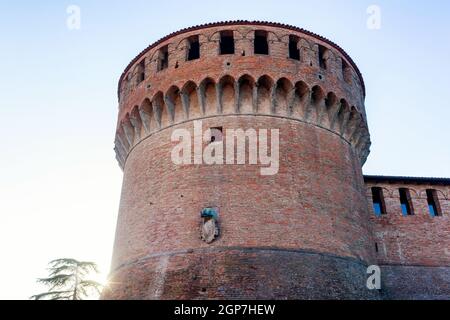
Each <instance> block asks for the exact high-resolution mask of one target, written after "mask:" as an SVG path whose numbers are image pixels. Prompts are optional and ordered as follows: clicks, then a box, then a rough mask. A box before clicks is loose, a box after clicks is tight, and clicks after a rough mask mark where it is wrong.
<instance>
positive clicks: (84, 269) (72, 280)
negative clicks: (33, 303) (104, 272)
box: [30, 258, 102, 300]
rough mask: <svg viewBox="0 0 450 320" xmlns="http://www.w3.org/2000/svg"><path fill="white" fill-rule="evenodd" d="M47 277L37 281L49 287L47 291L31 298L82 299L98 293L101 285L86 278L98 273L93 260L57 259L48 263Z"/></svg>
mask: <svg viewBox="0 0 450 320" xmlns="http://www.w3.org/2000/svg"><path fill="white" fill-rule="evenodd" d="M48 270H49V276H48V278H40V279H38V280H37V282H38V283H41V284H44V285H46V286H48V287H49V291H48V292H44V293H40V294H37V295H34V296H32V297H31V298H30V299H33V300H83V299H86V298H89V296H90V295H91V294H92V293H96V294H100V291H101V288H102V285H101V284H100V283H98V282H96V281H93V280H89V279H86V277H87V276H89V275H90V274H92V273H98V272H99V271H98V268H97V265H96V264H95V263H94V262H88V261H78V260H75V259H67V258H66V259H57V260H53V261H51V262H50V263H49V268H48Z"/></svg>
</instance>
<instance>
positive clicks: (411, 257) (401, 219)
mask: <svg viewBox="0 0 450 320" xmlns="http://www.w3.org/2000/svg"><path fill="white" fill-rule="evenodd" d="M366 187H367V198H368V203H369V211H370V212H371V221H372V224H373V230H374V231H373V233H374V237H375V242H376V243H377V245H378V248H379V252H378V253H377V260H378V263H379V264H380V265H384V267H383V276H384V277H383V278H384V280H385V287H386V291H387V295H388V296H389V297H393V298H408V297H410V298H430V299H431V298H444V297H445V298H446V299H450V278H449V271H450V215H449V214H450V201H449V195H450V187H449V186H448V185H442V184H434V185H433V184H413V183H388V182H379V183H367V186H366ZM372 187H381V188H382V189H383V194H384V199H385V203H386V211H387V214H386V215H383V216H382V217H377V216H376V215H375V214H374V212H373V207H372V193H371V188H372ZM399 188H407V189H409V190H410V194H411V200H412V205H413V209H414V215H413V216H403V215H402V211H401V207H400V196H399ZM427 189H435V190H438V193H437V194H438V197H439V203H440V207H441V210H442V216H439V217H432V216H431V215H430V212H429V209H428V203H427V196H426V190H427Z"/></svg>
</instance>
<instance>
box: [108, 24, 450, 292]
mask: <svg viewBox="0 0 450 320" xmlns="http://www.w3.org/2000/svg"><path fill="white" fill-rule="evenodd" d="M224 31H227V34H228V35H229V34H230V32H231V34H232V35H233V40H234V44H235V53H234V54H227V55H221V54H220V41H221V32H224ZM261 31H263V34H265V35H266V37H267V43H268V47H269V52H268V54H267V55H264V54H255V53H254V45H253V44H254V37H255V32H256V33H258V34H260V33H261ZM192 39H198V41H199V44H200V58H199V59H196V60H193V61H186V58H187V56H188V55H187V52H188V51H189V47H190V46H191V44H190V43H191V42H192ZM290 39H291V41H292V39H295V41H296V46H297V47H296V48H297V49H298V51H299V53H300V59H299V60H296V59H292V58H290V57H289V46H290V44H289V42H290ZM291 46H292V43H291ZM166 51H167V55H166V54H165V52H166ZM167 57H168V61H167ZM166 62H168V63H167V65H166ZM364 98H365V89H364V83H363V80H362V77H361V74H360V72H359V70H358V69H357V67H356V65H355V64H354V62H353V61H352V60H351V59H350V57H349V56H348V55H347V54H346V53H345V52H344V51H343V50H342V49H341V48H339V47H338V46H337V45H335V44H334V43H332V42H330V41H328V40H326V39H324V38H322V37H320V36H318V35H315V34H313V33H310V32H307V31H305V30H302V29H298V28H294V27H290V26H283V25H278V24H272V23H262V22H258V23H250V22H242V21H240V22H227V23H218V24H211V25H206V26H201V27H194V28H190V29H185V30H183V31H181V32H177V33H175V34H172V35H170V36H168V37H166V38H164V39H162V40H160V41H158V42H157V43H155V44H154V45H152V46H150V47H149V48H147V49H146V50H145V51H143V52H142V53H141V54H140V55H139V56H138V57H137V58H136V59H134V60H133V62H132V63H131V64H130V66H128V67H127V69H126V70H125V72H124V74H123V76H122V77H121V80H120V83H119V102H120V104H119V116H118V125H117V134H116V140H115V143H116V154H117V160H118V162H119V164H120V166H121V167H122V168H123V170H124V180H123V189H122V196H121V204H120V212H119V220H118V224H117V231H116V241H115V246H114V256H113V262H112V269H111V278H110V282H111V286H110V288H109V289H108V290H105V292H104V293H103V298H104V299H215V298H223V299H243V298H250V299H286V298H288V299H315V298H320V299H343V298H349V299H380V298H383V297H386V298H396V297H422V296H424V297H427V298H432V297H447V298H448V297H450V294H449V292H450V291H449V290H448V280H449V269H448V266H449V255H448V252H447V251H446V250H445V249H446V248H448V247H449V245H448V244H449V243H450V242H449V239H448V234H449V233H448V231H449V230H448V229H449V227H448V225H449V224H448V213H449V212H448V209H449V204H448V195H449V189H448V185H447V186H446V187H443V189H442V190H443V193H442V195H441V196H440V200H441V207H442V208H443V211H444V214H443V216H441V217H436V218H431V216H429V215H428V216H427V215H426V209H427V207H426V203H425V207H420V205H418V207H417V209H416V212H417V215H416V216H411V217H405V218H403V217H402V216H401V214H399V213H398V212H397V211H395V210H397V209H395V208H396V205H395V199H394V196H393V198H392V206H391V205H390V206H389V209H388V215H387V216H385V217H381V218H377V217H376V216H375V215H374V214H373V212H372V204H371V202H372V200H371V195H372V194H371V190H370V187H371V186H372V185H373V184H378V183H379V182H378V181H372V182H368V183H367V184H365V182H364V178H363V175H362V169H361V168H362V165H363V164H364V162H365V161H366V159H367V156H368V155H369V148H370V135H369V131H368V127H367V121H366V113H365V108H364ZM193 120H202V121H203V129H204V130H206V129H208V128H216V127H222V128H223V129H224V130H227V129H244V130H247V129H256V130H258V129H268V130H270V129H279V130H280V170H279V173H278V174H277V175H274V176H261V174H260V170H259V169H260V166H257V165H256V166H255V165H249V164H247V165H213V166H208V165H185V166H178V165H175V164H174V163H173V162H172V161H171V150H172V149H173V147H174V146H175V145H176V143H174V142H171V134H172V132H173V130H174V129H179V128H185V129H187V130H189V131H190V132H192V130H193ZM389 187H390V188H393V186H391V185H389ZM395 187H396V186H394V188H395ZM439 188H440V187H439ZM439 190H441V189H439ZM417 197H418V198H420V192H419V193H418V196H417ZM422 197H423V196H422ZM368 199H369V202H368V201H367V200H368ZM414 199H415V198H414ZM397 200H398V199H397ZM422 200H423V199H422ZM386 201H387V202H389V201H390V200H389V199H386ZM425 201H426V198H425ZM421 205H422V206H423V205H424V204H423V202H422V203H421ZM399 206H400V204H398V206H397V208H399ZM206 207H217V208H219V212H220V214H219V224H220V237H219V238H218V239H217V240H216V241H215V242H213V243H212V244H206V243H205V242H203V241H202V240H201V239H200V225H201V218H200V212H201V210H202V209H203V208H206ZM368 208H369V209H368ZM391 208H392V209H391ZM422 211H423V214H420V215H419V212H422ZM417 231H419V234H418V233H417ZM397 235H399V236H400V237H402V238H401V239H400V240H399V238H397ZM419 239H420V240H419ZM375 244H376V245H375ZM445 244H447V246H445ZM399 248H400V249H399ZM376 249H377V250H376ZM418 251H420V252H418ZM446 254H447V255H446ZM372 264H380V265H385V267H383V274H386V276H385V277H384V278H383V281H384V282H383V285H384V287H383V290H382V292H381V293H380V292H377V291H375V292H374V291H369V290H368V289H367V287H366V279H367V275H366V269H367V266H368V265H372ZM410 265H414V267H412V268H415V269H414V270H413V271H412V272H410V273H409V272H407V271H406V270H408V269H405V268H403V266H410ZM435 267H442V270H437V269H436V268H435ZM417 268H421V269H420V270H425V273H426V274H425V273H424V272H418V271H417V270H419V269H417ZM419 275H421V276H419ZM397 276H398V279H401V280H400V281H399V282H396V279H397V278H396V277H397ZM416 276H417V277H419V278H420V277H422V278H420V279H423V283H409V282H408V281H409V280H411V279H412V280H413V282H414V281H415V280H414V279H415V278H412V277H416ZM430 279H432V281H433V284H434V286H433V288H431V287H432V286H431V284H430ZM446 281H447V282H446ZM415 282H417V281H415ZM408 285H409V288H410V289H406V288H407V287H408ZM415 288H418V290H419V291H420V290H421V291H420V292H419V293H417V292H415V291H414V290H415ZM408 290H409V291H408Z"/></svg>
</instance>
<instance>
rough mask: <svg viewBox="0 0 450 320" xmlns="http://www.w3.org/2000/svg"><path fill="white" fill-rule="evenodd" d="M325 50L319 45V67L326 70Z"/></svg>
mask: <svg viewBox="0 0 450 320" xmlns="http://www.w3.org/2000/svg"><path fill="white" fill-rule="evenodd" d="M327 50H328V49H327V48H325V47H324V46H321V45H319V66H320V67H321V68H322V69H327V60H326V52H327Z"/></svg>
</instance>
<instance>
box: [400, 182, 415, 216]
mask: <svg viewBox="0 0 450 320" xmlns="http://www.w3.org/2000/svg"><path fill="white" fill-rule="evenodd" d="M399 193H400V204H401V208H402V214H403V215H404V216H412V215H414V208H413V206H412V202H411V194H410V192H409V190H408V189H405V188H401V189H400V190H399Z"/></svg>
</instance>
